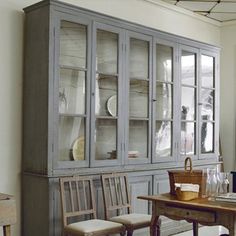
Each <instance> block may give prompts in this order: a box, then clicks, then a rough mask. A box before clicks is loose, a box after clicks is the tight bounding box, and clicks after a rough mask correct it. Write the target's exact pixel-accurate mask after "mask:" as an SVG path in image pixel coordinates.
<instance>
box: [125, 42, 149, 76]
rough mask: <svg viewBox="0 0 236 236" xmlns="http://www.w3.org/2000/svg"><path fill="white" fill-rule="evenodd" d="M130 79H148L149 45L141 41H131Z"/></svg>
mask: <svg viewBox="0 0 236 236" xmlns="http://www.w3.org/2000/svg"><path fill="white" fill-rule="evenodd" d="M129 63H130V65H129V67H130V77H131V78H134V77H136V78H137V77H138V78H148V77H149V76H148V72H149V69H148V65H149V43H148V42H147V41H143V40H139V39H133V38H132V39H130V62H129Z"/></svg>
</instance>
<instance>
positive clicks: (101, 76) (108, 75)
mask: <svg viewBox="0 0 236 236" xmlns="http://www.w3.org/2000/svg"><path fill="white" fill-rule="evenodd" d="M96 74H97V75H99V79H102V78H110V77H114V78H117V77H118V75H119V74H108V73H102V72H98V71H97V72H96Z"/></svg>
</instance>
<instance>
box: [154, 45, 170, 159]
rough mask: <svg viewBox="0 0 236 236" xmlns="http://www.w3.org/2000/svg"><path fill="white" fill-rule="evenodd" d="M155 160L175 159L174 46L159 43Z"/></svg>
mask: <svg viewBox="0 0 236 236" xmlns="http://www.w3.org/2000/svg"><path fill="white" fill-rule="evenodd" d="M155 58H156V69H155V83H154V84H155V86H154V87H155V89H154V111H155V112H154V127H155V129H154V130H153V131H154V154H153V155H154V160H156V161H158V160H160V161H168V160H172V158H173V125H174V122H173V119H174V111H173V109H174V106H173V102H174V99H173V87H174V68H173V67H174V66H173V65H174V61H173V58H174V45H171V44H170V45H166V44H161V43H157V44H156V50H155Z"/></svg>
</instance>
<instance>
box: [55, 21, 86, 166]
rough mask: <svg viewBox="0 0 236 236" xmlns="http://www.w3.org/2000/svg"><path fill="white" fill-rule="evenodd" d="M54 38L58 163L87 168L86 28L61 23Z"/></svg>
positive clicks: (79, 25) (64, 22)
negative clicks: (55, 45)
mask: <svg viewBox="0 0 236 236" xmlns="http://www.w3.org/2000/svg"><path fill="white" fill-rule="evenodd" d="M58 35H59V42H58V44H59V45H60V46H59V58H58V71H59V72H58V77H59V85H58V87H59V88H58V95H57V98H58V114H59V120H58V123H59V125H58V127H59V128H58V160H59V162H60V163H65V162H69V161H70V162H71V165H73V166H74V165H75V166H88V148H86V136H87V134H88V110H89V109H87V96H88V82H87V78H88V63H87V62H88V56H87V54H88V26H87V25H86V24H80V23H76V22H71V21H67V20H61V21H60V27H59V29H58ZM59 166H60V165H59ZM61 166H63V164H61ZM67 166H68V164H67Z"/></svg>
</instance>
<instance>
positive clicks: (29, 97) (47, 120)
mask: <svg viewBox="0 0 236 236" xmlns="http://www.w3.org/2000/svg"><path fill="white" fill-rule="evenodd" d="M24 10H25V14H26V19H25V60H24V62H25V64H24V91H23V93H24V105H23V106H24V108H23V109H24V112H23V113H24V117H23V172H24V173H23V189H24V190H23V227H22V230H23V234H22V235H24V236H32V235H33V236H42V235H43V236H58V235H61V227H62V220H61V206H60V196H59V184H58V179H59V177H60V176H73V175H92V176H93V178H94V184H95V197H96V203H97V204H96V205H97V215H98V218H102V219H104V209H103V208H104V206H103V200H102V191H101V183H100V178H99V175H100V174H102V173H111V172H126V173H127V174H128V177H129V183H130V189H131V192H132V205H133V206H134V210H135V212H140V213H148V212H150V206H149V205H148V203H147V202H145V203H144V202H143V201H142V202H141V201H140V200H137V198H136V197H137V196H138V195H148V194H156V193H163V192H167V191H169V185H168V177H167V172H166V170H167V169H183V166H184V164H183V161H184V158H185V155H180V131H181V123H180V121H181V74H180V72H181V71H180V70H181V64H180V62H181V61H180V57H181V49H185V50H189V51H194V52H196V54H197V55H198V57H197V59H196V60H197V64H198V67H197V80H198V82H197V83H198V84H197V85H196V90H197V96H196V97H197V98H200V89H201V84H200V82H199V79H200V78H201V68H200V57H201V55H202V54H203V55H209V56H212V57H214V58H215V71H216V72H215V84H214V89H213V90H214V92H215V103H214V111H215V116H214V120H213V121H212V123H213V124H214V126H215V132H214V152H213V153H204V154H202V153H201V150H200V148H201V142H202V140H201V135H200V132H201V105H199V104H198V105H197V107H196V112H197V116H196V117H195V121H196V123H197V126H196V132H197V135H198V136H197V137H198V140H197V143H196V145H197V146H196V154H195V155H193V156H192V159H193V166H194V168H204V167H207V166H209V165H211V166H212V165H217V164H218V145H219V143H218V135H219V78H218V76H219V75H218V74H219V71H218V70H219V69H218V67H219V49H218V48H216V47H214V46H211V45H207V44H203V43H200V42H197V41H194V40H189V39H186V38H183V37H179V36H175V35H172V34H168V33H164V32H161V31H157V30H154V29H151V28H148V27H144V26H142V25H138V24H134V23H130V22H127V21H124V20H120V19H116V18H113V17H111V16H106V15H103V14H99V13H96V12H93V11H90V10H86V9H83V8H80V7H75V6H72V5H69V4H65V3H62V2H59V1H56V0H45V1H42V2H40V3H38V4H35V5H32V6H30V7H27V8H25V9H24ZM63 20H64V21H68V22H72V23H78V24H82V25H85V26H86V27H87V51H86V52H87V60H86V63H87V64H86V66H85V68H82V69H81V68H79V69H78V70H80V71H83V72H84V73H86V79H85V81H86V95H85V98H86V102H85V110H86V112H85V114H79V115H78V114H69V115H70V116H71V117H76V115H77V117H84V119H85V120H86V125H85V137H86V138H85V143H86V144H85V160H83V161H69V160H66V161H62V160H61V161H59V158H58V155H59V144H58V135H59V131H58V125H59V114H58V110H59V109H58V105H59V101H58V100H59V99H58V93H59V78H60V71H59V68H60V60H59V58H60V24H61V21H63ZM96 30H105V31H107V32H112V33H115V34H117V35H118V45H117V48H118V51H117V53H118V60H117V66H118V71H117V74H113V75H112V76H113V77H115V76H116V77H117V80H118V85H117V95H118V104H117V105H118V114H117V117H112V116H110V117H109V116H108V115H106V112H107V111H106V110H105V107H103V108H102V109H103V110H102V112H101V114H100V117H99V115H97V114H96V112H95V110H96V106H95V94H96V93H95V92H96V72H97V71H96V70H97V69H96V44H97V40H96ZM131 38H132V39H136V40H137V39H139V40H143V41H146V42H148V47H149V48H148V60H149V61H148V66H147V67H148V76H147V77H148V78H146V80H145V78H144V77H145V73H144V71H145V70H144V68H145V67H140V73H141V74H142V76H141V77H142V78H141V77H140V78H138V79H140V80H142V82H143V81H145V82H143V84H145V83H146V82H147V81H148V83H149V88H148V96H147V97H148V98H147V100H148V104H147V108H148V111H147V117H142V114H145V112H146V110H145V109H146V108H145V107H142V110H141V111H139V112H141V113H138V115H140V116H139V117H135V118H133V120H134V121H135V122H147V124H148V125H147V135H146V137H145V138H146V140H147V155H146V158H137V157H135V158H128V151H130V150H129V119H130V117H129V111H130V113H131V114H133V115H134V116H135V115H137V114H135V112H134V110H132V109H131V110H130V109H129V97H130V84H129V80H130V77H132V75H135V74H134V73H132V74H131V76H130V71H129V70H130V65H129V63H130V62H129V61H130V49H131V48H130V39H131ZM157 44H162V45H166V46H171V47H173V64H172V66H173V83H172V85H173V91H172V92H173V94H172V96H173V97H172V99H173V101H172V106H173V107H172V110H173V117H172V118H168V119H162V120H163V121H172V122H173V127H172V137H171V138H172V153H171V154H170V155H169V156H158V155H156V151H155V148H156V146H155V135H156V134H155V132H156V131H155V130H156V109H157V107H156V101H155V100H156V99H157V96H156V92H157V91H156V73H157V68H156V60H157V58H156V45H157ZM106 50H107V49H106ZM143 50H144V49H143V48H140V52H143ZM108 51H109V50H108ZM83 53H84V51H83ZM83 56H84V55H83ZM112 56H113V57H114V55H112ZM113 59H114V58H113ZM144 63H145V65H146V62H145V61H144ZM113 67H114V65H112V68H113ZM99 68H101V65H100V67H99ZM112 68H110V69H112ZM133 68H139V67H138V66H136V65H134V67H133ZM106 69H107V68H106ZM113 69H114V68H113ZM113 69H112V70H111V71H112V73H114V70H113ZM109 71H110V70H109V69H108V71H107V73H109ZM135 76H136V75H135ZM148 79H149V80H148ZM112 89H113V88H112ZM111 92H114V91H109V92H106V95H105V97H104V98H103V102H104V101H105V100H106V99H107V97H108V96H111V95H112V94H111ZM146 93H147V92H146V90H145V93H144V94H142V96H143V97H145V96H146ZM106 96H107V97H106ZM145 99H146V97H145ZM141 100H142V99H141ZM145 101H146V100H145ZM131 102H133V100H132V101H131ZM197 102H200V99H198V100H197ZM135 105H136V104H135ZM141 105H142V104H141ZM144 110H145V112H144ZM98 117H99V119H101V120H103V121H104V122H108V123H109V121H110V122H111V123H112V122H113V121H117V137H116V140H117V143H116V146H117V149H116V151H117V152H116V155H117V158H116V159H102V160H97V159H96V158H95V154H96V150H95V149H96V147H95V143H94V141H95V140H94V136H95V134H96V132H95V127H96V126H95V120H96V118H98ZM142 127H143V126H142ZM143 130H144V129H143ZM138 132H139V130H137V132H136V130H135V132H133V136H136V134H137V135H138V134H139V133H138ZM142 132H143V131H142ZM139 141H140V140H139ZM109 145H110V144H109ZM110 146H112V145H110ZM42 225H43V226H42ZM182 227H186V224H184V225H183V224H182V223H178V224H176V223H173V222H171V221H166V220H163V226H162V228H163V229H162V232H163V235H168V234H169V233H176V232H177V231H181V229H183V228H182ZM145 234H146V233H145V232H144V231H142V232H139V234H138V233H136V234H135V235H142V236H143V235H145ZM147 235H148V234H147Z"/></svg>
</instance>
